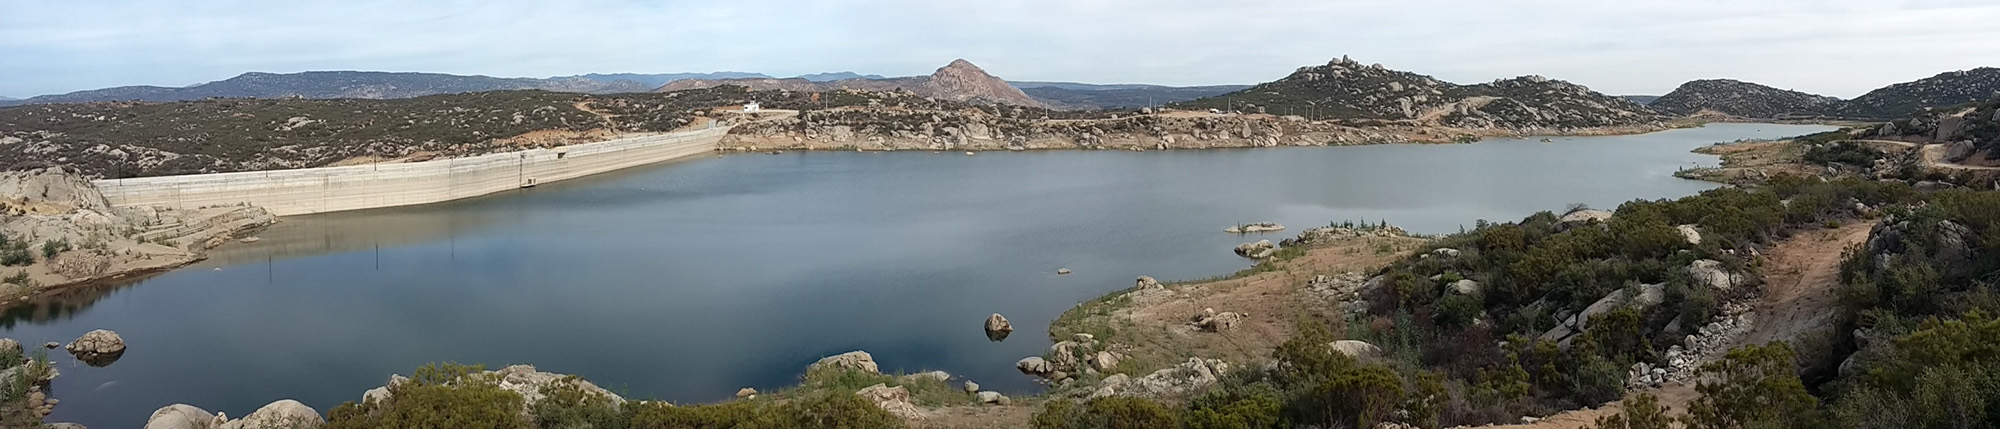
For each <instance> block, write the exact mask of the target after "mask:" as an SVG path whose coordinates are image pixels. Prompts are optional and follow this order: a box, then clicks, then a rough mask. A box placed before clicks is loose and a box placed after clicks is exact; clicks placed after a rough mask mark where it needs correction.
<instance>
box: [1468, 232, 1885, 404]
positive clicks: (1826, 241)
mask: <svg viewBox="0 0 2000 429" xmlns="http://www.w3.org/2000/svg"><path fill="white" fill-rule="evenodd" d="M1874 227H1875V222H1874V221H1869V222H1861V223H1855V224H1849V225H1845V226H1842V227H1840V228H1834V229H1823V230H1818V231H1811V232H1806V233H1801V234H1798V235H1795V236H1792V237H1791V238H1788V239H1786V240H1785V241H1784V242H1781V243H1778V245H1777V246H1776V247H1775V248H1772V249H1771V252H1770V253H1769V254H1768V255H1766V256H1765V259H1764V264H1763V268H1762V269H1760V270H1758V275H1761V276H1763V278H1764V296H1762V297H1759V298H1758V299H1757V306H1756V310H1755V315H1756V316H1755V318H1754V319H1753V320H1754V325H1753V327H1752V328H1751V329H1750V332H1748V333H1746V334H1744V335H1743V336H1742V337H1740V338H1738V339H1737V341H1736V343H1735V344H1736V345H1739V346H1740V345H1745V344H1764V343H1768V342H1772V341H1785V342H1791V343H1794V347H1795V348H1796V347H1799V346H1801V344H1798V343H1799V342H1801V341H1802V340H1803V341H1806V342H1808V343H1810V342H1811V341H1809V340H1810V339H1811V338H1813V335H1814V334H1815V333H1818V332H1825V330H1824V329H1825V328H1828V327H1831V326H1832V325H1831V323H1833V322H1836V321H1837V320H1836V319H1838V318H1839V316H1840V313H1839V311H1838V307H1839V305H1840V295H1839V293H1840V261H1841V254H1842V251H1845V250H1847V248H1848V247H1851V246H1854V245H1857V244H1861V243H1864V242H1867V241H1868V231H1869V230H1870V229H1871V228H1874ZM1807 345H1810V344H1807ZM1640 393H1650V394H1653V396H1657V397H1659V398H1660V405H1662V406H1665V407H1667V409H1668V412H1667V413H1668V414H1669V415H1682V414H1683V413H1686V412H1687V405H1688V403H1689V402H1693V401H1694V399H1695V397H1696V396H1698V395H1697V394H1696V392H1695V390H1694V383H1693V380H1686V381H1678V382H1673V383H1667V384H1665V385H1662V386H1660V387H1659V388H1656V389H1647V390H1638V391H1633V392H1630V393H1628V394H1627V395H1626V396H1627V397H1631V396H1633V395H1637V394H1640ZM1623 411H1624V407H1623V406H1622V404H1621V403H1619V402H1612V403H1608V404H1604V405H1603V406H1599V407H1597V408H1592V409H1579V410H1570V411H1565V412H1562V413H1558V414H1555V415H1551V416H1548V417H1547V418H1544V419H1541V420H1540V421H1537V422H1535V423H1530V424H1518V425H1505V426H1491V427H1494V428H1513V429H1583V428H1592V427H1596V424H1597V419H1598V418H1601V417H1605V416H1610V415H1613V414H1617V413H1620V412H1623Z"/></svg>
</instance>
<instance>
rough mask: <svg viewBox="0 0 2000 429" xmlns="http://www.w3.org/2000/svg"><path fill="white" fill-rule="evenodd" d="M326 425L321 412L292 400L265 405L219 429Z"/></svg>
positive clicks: (307, 428)
mask: <svg viewBox="0 0 2000 429" xmlns="http://www.w3.org/2000/svg"><path fill="white" fill-rule="evenodd" d="M323 424H326V419H324V418H321V417H320V415H319V411H315V410H313V409H312V407H308V406H306V404H302V403H299V401H294V400H290V399H285V400H280V401H277V402H272V403H270V404H267V405H264V406H263V407H260V408H258V409H257V411H252V412H250V414H248V415H245V416H243V418H241V419H237V420H231V421H229V422H228V423H223V424H222V425H221V426H218V427H217V429H265V428H290V429H313V428H317V427H320V425H323Z"/></svg>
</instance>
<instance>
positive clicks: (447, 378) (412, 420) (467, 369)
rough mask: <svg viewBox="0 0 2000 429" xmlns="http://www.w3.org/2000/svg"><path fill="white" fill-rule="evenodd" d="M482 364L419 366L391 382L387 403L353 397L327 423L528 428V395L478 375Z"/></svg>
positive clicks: (340, 427)
mask: <svg viewBox="0 0 2000 429" xmlns="http://www.w3.org/2000/svg"><path fill="white" fill-rule="evenodd" d="M481 370H482V367H479V366H466V365H458V364H452V363H445V364H431V365H426V366H424V367H423V368H419V369H418V370H417V372H416V374H415V375H414V376H412V377H411V378H410V380H409V381H407V382H404V383H401V384H397V385H394V386H389V393H390V398H389V399H388V400H385V401H382V402H375V401H367V402H363V403H359V404H357V403H354V402H347V403H344V404H340V406H338V407H334V408H333V410H332V411H329V412H328V413H327V415H328V419H327V425H326V427H328V428H332V429H344V428H376V429H401V428H409V429H417V428H447V427H466V428H471V427H477V428H500V429H526V428H529V427H531V426H532V425H531V424H530V423H529V422H528V421H527V419H525V418H522V416H521V407H522V403H523V401H524V400H523V399H522V398H521V395H520V394H518V393H514V392H511V391H508V390H506V389H502V388H500V385H499V381H498V380H497V379H496V378H495V377H492V376H488V375H480V374H477V373H478V372H479V371H481Z"/></svg>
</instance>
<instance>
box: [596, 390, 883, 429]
mask: <svg viewBox="0 0 2000 429" xmlns="http://www.w3.org/2000/svg"><path fill="white" fill-rule="evenodd" d="M630 407H631V408H633V409H634V411H633V412H632V417H631V422H632V424H631V427H632V428H633V429H708V428H717V429H722V428H727V429H767V428H768V429H791V428H798V429H872V428H900V427H904V426H905V424H904V423H903V421H902V419H900V418H897V417H896V416H895V415H892V414H889V412H887V411H882V408H880V407H876V406H875V404H872V403H869V402H868V400H866V399H862V398H861V397H860V396H855V395H854V394H853V393H846V392H809V393H807V394H805V395H803V396H799V397H795V398H792V399H791V400H789V401H786V402H784V403H782V404H774V403H771V402H764V401H735V402H726V403H721V404H715V405H695V406H685V407H677V406H673V405H671V404H667V403H662V402H647V403H642V404H635V405H631V406H630Z"/></svg>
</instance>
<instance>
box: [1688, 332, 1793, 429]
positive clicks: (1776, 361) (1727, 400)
mask: <svg viewBox="0 0 2000 429" xmlns="http://www.w3.org/2000/svg"><path fill="white" fill-rule="evenodd" d="M1796 368H1797V367H1796V364H1795V363H1794V359H1793V356H1792V349H1791V347H1788V346H1786V345H1785V343H1781V342H1774V343H1770V344H1768V345H1764V346H1754V345H1753V346H1745V347H1741V348H1737V349H1734V350H1730V351H1729V354H1728V355H1727V356H1725V357H1723V359H1722V360H1721V361H1717V362H1712V363H1709V364H1707V365H1703V366H1702V368H1701V372H1702V374H1703V381H1702V382H1700V383H1699V384H1697V385H1696V386H1695V391H1697V392H1700V393H1701V397H1699V398H1696V399H1695V400H1694V402H1692V403H1689V404H1688V416H1687V420H1686V421H1685V422H1684V423H1686V425H1687V427H1688V428H1689V429H1733V428H1816V427H1822V426H1823V425H1821V424H1820V422H1819V418H1818V413H1817V407H1818V406H1819V399H1817V398H1814V397H1813V396H1812V395H1811V394H1809V393H1807V392H1806V387H1805V384H1804V383H1803V382H1801V381H1799V375H1798V373H1797V370H1796Z"/></svg>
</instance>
